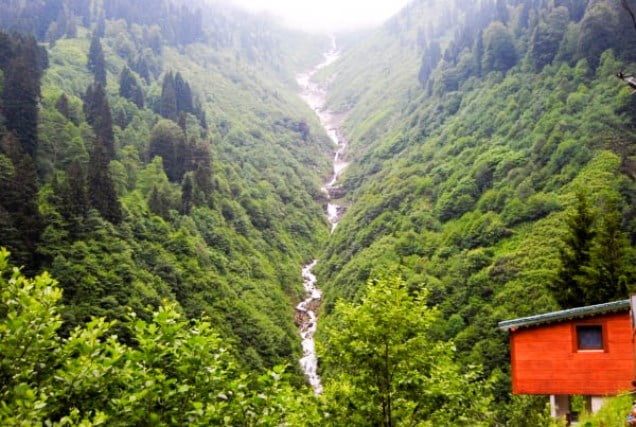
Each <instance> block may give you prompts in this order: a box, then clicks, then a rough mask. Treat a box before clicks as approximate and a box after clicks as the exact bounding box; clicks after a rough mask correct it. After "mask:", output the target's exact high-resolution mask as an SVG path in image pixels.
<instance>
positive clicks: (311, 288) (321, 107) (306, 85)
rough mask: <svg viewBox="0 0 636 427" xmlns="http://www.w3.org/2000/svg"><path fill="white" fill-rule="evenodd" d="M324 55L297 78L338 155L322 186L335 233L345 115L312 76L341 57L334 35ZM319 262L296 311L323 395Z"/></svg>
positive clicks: (307, 367)
mask: <svg viewBox="0 0 636 427" xmlns="http://www.w3.org/2000/svg"><path fill="white" fill-rule="evenodd" d="M324 56H325V60H324V62H322V63H321V64H319V65H317V66H316V67H315V68H314V69H313V70H311V71H309V72H307V73H302V74H299V75H298V76H297V78H296V81H297V82H298V84H299V86H300V88H301V92H300V97H301V98H302V99H303V100H304V101H305V102H306V103H307V104H308V105H309V106H310V107H311V109H312V110H313V111H314V112H315V113H316V115H317V116H318V119H319V120H320V124H321V125H322V126H323V128H324V129H325V131H326V132H327V135H329V138H330V139H331V140H332V141H333V143H334V144H335V145H336V154H335V156H334V159H333V176H332V178H331V179H330V180H329V182H327V183H325V185H324V187H323V188H322V190H323V191H324V192H325V194H326V195H327V199H328V203H327V209H326V214H327V218H328V219H329V222H330V223H331V232H332V233H333V231H334V230H335V229H336V227H337V226H338V222H339V221H340V218H341V217H342V214H343V213H344V211H345V208H344V206H340V205H338V204H337V203H336V202H334V201H333V199H334V192H335V190H336V188H337V187H336V183H337V181H338V178H339V177H340V175H341V174H342V172H343V171H344V170H345V168H346V167H347V166H348V163H347V162H346V161H345V160H344V151H345V149H346V148H347V140H346V139H345V137H344V135H343V133H342V131H341V129H340V126H341V124H342V121H343V116H342V115H339V114H335V113H334V112H332V111H329V110H328V109H327V107H326V104H327V91H326V90H325V88H324V87H322V86H321V85H319V84H318V83H315V82H313V81H312V77H313V76H314V74H316V73H317V72H318V71H320V70H321V69H322V68H324V67H326V66H328V65H330V64H332V63H333V62H334V61H336V60H337V59H338V58H339V57H340V52H339V51H338V47H337V45H336V39H335V37H332V38H331V50H330V51H329V52H327V53H325V55H324ZM317 263H318V260H314V261H313V262H312V263H311V264H308V265H306V266H304V267H303V269H302V275H303V286H304V288H305V295H306V296H307V299H305V300H304V301H303V302H301V303H300V304H298V306H296V314H297V319H298V321H297V322H298V324H299V327H298V328H299V330H300V336H301V338H302V346H303V358H302V359H300V366H301V367H302V369H303V372H304V373H305V376H306V377H307V381H308V382H309V384H310V385H311V386H312V387H313V389H314V392H315V393H316V394H320V393H322V383H321V382H320V376H319V375H318V357H317V355H316V348H315V342H314V335H315V333H316V330H317V328H318V318H317V316H316V310H317V309H318V307H319V306H320V301H321V299H322V292H321V291H320V289H318V287H317V285H316V276H315V275H314V274H313V273H312V270H313V268H314V267H315V266H316V264H317Z"/></svg>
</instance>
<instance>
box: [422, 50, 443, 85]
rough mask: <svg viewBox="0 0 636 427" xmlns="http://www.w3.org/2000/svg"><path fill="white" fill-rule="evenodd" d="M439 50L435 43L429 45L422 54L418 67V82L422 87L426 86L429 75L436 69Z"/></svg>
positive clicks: (439, 55)
mask: <svg viewBox="0 0 636 427" xmlns="http://www.w3.org/2000/svg"><path fill="white" fill-rule="evenodd" d="M441 56H442V54H441V49H440V46H439V43H438V42H437V41H434V42H432V43H431V44H429V45H428V46H427V47H426V48H425V49H424V53H423V54H422V64H421V65H420V72H419V76H418V78H419V80H420V83H421V84H422V85H426V82H428V78H429V77H430V76H431V73H432V72H433V70H435V68H436V67H437V64H438V63H439V60H440V59H441Z"/></svg>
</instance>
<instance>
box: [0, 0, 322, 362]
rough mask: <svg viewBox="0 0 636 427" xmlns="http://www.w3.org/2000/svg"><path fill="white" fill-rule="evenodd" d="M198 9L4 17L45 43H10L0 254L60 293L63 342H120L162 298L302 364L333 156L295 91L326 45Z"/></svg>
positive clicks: (257, 349)
mask: <svg viewBox="0 0 636 427" xmlns="http://www.w3.org/2000/svg"><path fill="white" fill-rule="evenodd" d="M199 6H200V8H196V7H195V6H193V5H188V4H187V3H186V2H183V3H182V4H178V3H176V2H170V1H160V2H157V1H154V0H153V1H151V2H127V1H125V2H120V1H115V0H112V1H105V2H103V4H102V2H84V1H81V2H75V1H42V2H39V1H32V2H18V3H5V4H3V5H2V6H0V9H2V10H1V12H0V16H2V25H3V26H4V27H5V28H6V29H7V30H8V31H14V30H16V31H22V32H24V34H28V33H32V34H35V35H36V36H37V37H38V38H39V40H41V41H42V42H46V44H41V45H39V46H36V45H35V41H34V40H33V39H32V38H29V37H30V36H27V35H25V36H19V37H17V36H16V37H9V36H7V35H5V34H3V35H2V43H1V47H0V49H1V50H2V53H1V54H0V56H1V57H2V60H1V61H0V68H1V69H2V75H3V76H4V78H3V79H0V88H2V94H3V97H2V113H3V115H4V118H5V120H4V121H3V123H4V125H1V126H0V139H1V140H2V144H1V146H2V150H1V152H2V154H1V155H0V160H1V164H2V176H3V180H2V181H1V183H0V185H2V189H1V190H0V193H2V194H3V197H2V206H1V210H0V218H1V219H0V227H1V230H2V232H1V233H0V236H1V237H0V245H1V246H6V247H7V248H8V249H9V250H10V251H11V252H12V258H11V259H12V262H14V263H16V264H17V265H24V266H25V271H28V272H34V271H40V270H42V269H46V270H48V271H49V272H50V273H51V274H52V275H53V276H54V277H55V278H56V279H57V280H58V281H59V282H60V285H61V287H62V289H63V290H64V300H63V301H64V304H65V307H64V309H63V310H62V315H63V317H64V319H65V323H64V325H63V326H62V330H63V331H69V330H71V329H72V328H73V327H75V326H76V325H78V324H82V323H84V322H86V321H88V320H89V318H90V317H91V316H105V317H106V318H107V319H109V320H121V321H123V322H124V323H120V324H119V326H116V327H115V329H118V331H117V332H118V333H119V334H120V336H122V337H123V338H124V340H126V339H127V338H126V337H127V336H128V335H129V333H130V332H129V331H128V330H127V327H126V326H125V319H126V318H127V317H128V316H129V314H128V307H130V308H132V309H133V310H134V311H135V312H136V314H137V315H138V316H141V317H142V318H148V316H149V315H150V311H148V308H149V307H157V306H158V305H159V304H160V302H161V300H162V299H168V300H173V301H177V302H178V303H179V309H180V310H183V312H184V313H185V315H186V316H187V317H199V316H206V317H209V318H210V319H211V320H212V321H213V323H214V324H215V327H216V328H217V329H218V330H219V331H220V332H221V333H222V335H223V337H224V338H225V339H228V340H229V342H234V343H235V344H236V345H237V348H240V349H241V350H240V352H238V353H237V355H238V356H239V358H240V359H241V360H242V361H243V362H245V363H247V364H248V365H250V366H252V367H263V366H267V367H271V366H273V365H274V364H277V363H283V362H290V361H292V360H293V355H296V354H298V352H299V342H298V340H297V339H296V331H295V327H294V324H293V311H292V310H291V309H290V307H291V306H292V304H293V303H294V302H295V301H297V300H298V299H299V298H300V297H301V291H302V286H301V285H302V280H301V278H300V266H301V265H302V263H303V262H304V261H306V260H308V259H311V257H312V254H314V253H315V251H316V250H317V248H318V246H319V244H320V243H321V242H322V241H323V240H324V238H325V236H326V235H327V230H328V228H327V224H326V221H325V219H324V217H323V213H322V200H321V198H322V195H321V193H320V183H321V182H322V180H323V177H324V176H326V175H327V174H328V171H329V156H330V155H331V154H330V152H331V151H332V148H331V146H330V142H329V140H328V139H327V137H326V136H325V135H324V133H323V132H322V130H321V128H320V126H319V125H318V124H317V121H316V120H315V119H314V117H313V116H312V114H311V111H310V110H308V109H307V108H306V107H305V106H304V104H303V103H302V101H301V100H299V99H298V97H297V96H296V94H295V93H294V91H295V88H294V86H292V85H291V84H289V83H290V82H292V81H293V77H294V74H295V73H296V72H298V71H299V70H300V69H301V68H304V67H306V66H307V65H308V64H309V63H313V62H318V61H319V60H320V53H321V51H322V50H323V49H324V46H328V39H326V38H325V39H324V40H323V39H318V38H316V39H310V38H309V37H307V36H303V35H298V37H295V40H296V42H295V43H297V44H298V45H302V46H303V49H302V50H301V51H302V52H303V53H302V54H299V53H298V51H299V50H300V49H297V46H295V45H294V44H292V43H290V42H287V41H286V40H287V38H288V36H289V34H290V32H289V31H288V30H283V29H280V28H278V27H276V26H275V25H274V24H273V23H271V22H268V21H267V20H265V19H264V18H258V17H253V16H251V15H248V14H246V13H244V12H240V11H238V10H233V9H230V8H227V7H222V6H207V5H205V4H204V3H200V4H199ZM166 17H169V19H168V20H166ZM304 41H307V43H306V44H305V43H304ZM280 58H285V61H281V60H280ZM36 64H37V65H36ZM28 67H31V68H33V70H31V69H28V70H27V68H28ZM38 70H40V72H39V74H38ZM40 77H41V79H40ZM21 88H27V89H28V90H27V91H26V92H25V91H24V90H21ZM38 104H39V107H38ZM25 113H26V114H25ZM66 333H68V332H66ZM294 366H295V365H294Z"/></svg>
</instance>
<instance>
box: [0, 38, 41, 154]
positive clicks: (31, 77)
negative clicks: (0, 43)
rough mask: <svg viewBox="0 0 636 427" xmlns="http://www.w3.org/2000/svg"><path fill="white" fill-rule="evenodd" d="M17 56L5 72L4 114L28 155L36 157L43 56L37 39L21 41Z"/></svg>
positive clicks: (8, 125) (7, 124)
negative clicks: (41, 56) (41, 57)
mask: <svg viewBox="0 0 636 427" xmlns="http://www.w3.org/2000/svg"><path fill="white" fill-rule="evenodd" d="M14 53H15V54H16V56H14V57H13V59H12V60H10V62H9V64H8V66H7V69H6V72H5V78H4V87H3V91H2V112H3V114H4V117H5V119H6V120H5V124H6V127H7V129H9V130H10V131H12V132H13V133H14V135H15V136H16V137H17V138H18V139H19V140H20V143H21V145H22V149H23V150H24V152H25V153H27V154H28V155H30V156H31V157H33V156H35V152H36V150H37V144H38V133H37V124H38V102H39V98H40V73H41V65H40V58H39V55H40V53H39V49H38V47H37V44H36V42H35V40H34V39H33V38H29V39H25V40H20V42H19V43H18V44H17V45H16V47H15V51H14Z"/></svg>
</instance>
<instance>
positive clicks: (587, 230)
mask: <svg viewBox="0 0 636 427" xmlns="http://www.w3.org/2000/svg"><path fill="white" fill-rule="evenodd" d="M576 198H577V203H576V206H575V211H574V213H573V214H571V215H570V216H569V217H568V218H567V219H566V225H567V235H566V237H565V239H564V241H563V242H564V244H565V247H564V248H561V249H560V250H559V255H560V259H561V267H560V268H559V271H558V273H557V278H556V281H555V282H554V283H553V284H552V285H551V289H552V291H553V294H554V297H555V298H556V300H557V302H558V303H559V305H561V307H563V308H571V307H578V306H581V305H585V303H586V298H585V292H584V287H583V286H582V282H583V281H584V280H585V276H586V274H587V272H586V266H589V263H590V259H591V256H590V250H591V248H592V240H593V239H594V235H595V231H594V229H593V226H594V221H595V215H594V212H593V211H592V209H591V208H590V206H589V201H588V198H587V196H586V195H585V194H584V193H582V192H578V193H577V194H576Z"/></svg>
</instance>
